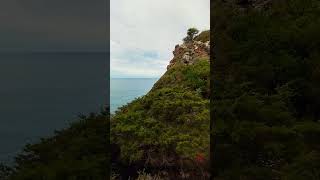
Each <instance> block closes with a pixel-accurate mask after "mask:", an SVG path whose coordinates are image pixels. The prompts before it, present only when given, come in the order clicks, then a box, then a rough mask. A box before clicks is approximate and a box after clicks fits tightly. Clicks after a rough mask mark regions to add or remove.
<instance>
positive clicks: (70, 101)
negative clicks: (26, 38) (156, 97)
mask: <svg viewBox="0 0 320 180" xmlns="http://www.w3.org/2000/svg"><path fill="white" fill-rule="evenodd" d="M108 58H109V55H108V56H107V54H105V53H41V54H31V53H29V54H0V162H1V161H2V162H10V161H12V160H13V157H14V156H15V155H16V154H17V153H18V152H20V151H21V149H22V148H23V146H24V145H25V144H26V143H31V142H37V141H38V140H39V139H40V138H41V137H47V136H50V135H52V134H53V132H54V130H59V129H62V128H65V127H67V126H68V125H69V124H70V123H71V122H72V121H74V120H76V119H77V116H78V115H79V114H88V113H90V112H99V111H100V109H101V108H102V107H103V106H104V105H106V104H108V102H109V93H110V92H109V88H108V86H109V77H108V76H109V72H108V70H109V62H108Z"/></svg>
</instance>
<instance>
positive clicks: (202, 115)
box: [111, 58, 210, 178]
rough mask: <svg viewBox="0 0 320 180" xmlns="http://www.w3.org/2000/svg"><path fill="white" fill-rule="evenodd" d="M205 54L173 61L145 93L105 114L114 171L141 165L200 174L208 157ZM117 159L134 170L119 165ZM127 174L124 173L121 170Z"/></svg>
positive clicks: (174, 173)
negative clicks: (188, 61) (108, 118)
mask: <svg viewBox="0 0 320 180" xmlns="http://www.w3.org/2000/svg"><path fill="white" fill-rule="evenodd" d="M209 71H210V65H209V61H208V59H207V58H206V59H199V60H198V61H197V62H196V63H195V64H193V65H188V66H187V65H183V64H176V65H175V66H173V67H172V68H170V69H169V70H168V71H167V72H166V73H165V74H164V75H163V76H162V77H161V79H160V80H159V81H158V82H157V83H156V84H155V85H154V87H153V88H152V90H151V91H150V92H149V93H148V94H147V95H145V96H143V97H141V98H138V99H136V100H135V101H133V102H131V103H129V104H128V105H126V106H124V107H122V108H120V110H119V111H118V112H116V114H115V115H114V117H112V118H111V144H112V146H113V148H114V149H119V151H118V152H114V153H113V167H114V173H115V174H120V175H122V177H123V178H128V176H129V175H131V177H134V174H135V172H137V171H138V170H140V171H141V170H143V169H145V171H146V172H148V173H150V174H159V176H166V177H171V178H172V177H179V176H183V175H184V176H189V177H192V176H194V177H204V176H205V174H206V170H207V167H208V162H209V141H210V139H209V132H210V130H209V125H210V121H209V120H210V119H209V92H210V91H209ZM120 165H121V166H122V167H125V168H124V169H126V170H128V169H130V168H134V170H135V171H134V173H132V174H128V172H126V173H124V172H123V171H121V168H120ZM125 175H127V176H125Z"/></svg>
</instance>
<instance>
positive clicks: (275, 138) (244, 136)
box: [211, 0, 320, 180]
mask: <svg viewBox="0 0 320 180" xmlns="http://www.w3.org/2000/svg"><path fill="white" fill-rule="evenodd" d="M272 2H273V4H272V5H270V6H269V7H268V8H265V9H256V8H247V9H246V10H244V9H243V7H239V6H238V5H235V4H230V3H226V2H225V3H223V2H222V1H215V2H214V3H212V9H211V12H213V13H212V16H211V19H212V21H213V34H214V37H212V38H213V39H212V42H214V44H215V46H214V48H213V49H212V54H213V55H214V57H213V62H214V63H212V74H211V75H212V76H211V79H212V81H211V83H212V84H213V85H212V89H211V102H212V103H211V111H212V115H213V117H212V118H213V120H214V122H213V123H214V125H213V127H214V128H213V130H212V137H213V140H214V142H215V143H214V144H215V146H214V147H212V148H213V154H214V158H213V169H214V171H215V172H214V176H215V178H216V179H222V180H227V179H248V180H251V179H261V180H264V179H266V180H267V179H290V180H291V179H292V180H295V179H297V180H298V179H299V180H300V179H319V173H318V172H320V166H319V163H318V162H319V160H318V158H319V153H320V148H319V142H318V141H317V140H318V139H319V138H320V133H319V132H320V129H319V126H320V124H319V119H320V113H319V111H318V107H319V105H320V98H319V97H320V84H319V82H320V81H319V77H320V71H319V67H320V61H319V52H320V51H319V50H320V38H319V33H318V32H319V31H320V23H319V22H320V16H319V14H320V6H319V5H320V4H319V1H317V0H280V1H272Z"/></svg>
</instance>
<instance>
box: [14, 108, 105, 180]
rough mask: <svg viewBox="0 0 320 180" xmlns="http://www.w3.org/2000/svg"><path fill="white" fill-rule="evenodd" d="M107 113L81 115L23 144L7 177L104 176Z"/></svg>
mask: <svg viewBox="0 0 320 180" xmlns="http://www.w3.org/2000/svg"><path fill="white" fill-rule="evenodd" d="M108 119H109V118H108V115H107V113H105V112H103V113H101V114H91V115H89V116H87V117H86V116H81V119H80V120H79V121H77V122H75V123H73V124H72V125H71V126H70V127H69V128H66V129H64V130H61V131H57V132H56V133H55V135H54V136H53V137H50V138H46V139H42V140H41V142H39V143H36V144H28V145H27V146H25V149H24V151H23V153H21V154H19V155H18V156H17V157H16V161H15V167H14V168H13V171H12V172H11V173H10V176H9V178H8V180H9V179H10V180H28V179H30V180H31V179H32V180H42V179H46V180H56V179H66V180H69V179H70V180H73V179H106V178H107V177H108V164H109V155H108V151H107V149H108V148H109V146H108V141H107V140H106V137H108V136H107V133H108V131H107V129H108V128H107V127H108Z"/></svg>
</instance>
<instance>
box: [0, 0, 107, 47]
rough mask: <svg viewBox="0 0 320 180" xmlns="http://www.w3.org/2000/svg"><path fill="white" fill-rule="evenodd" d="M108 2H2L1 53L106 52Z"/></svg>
mask: <svg viewBox="0 0 320 180" xmlns="http://www.w3.org/2000/svg"><path fill="white" fill-rule="evenodd" d="M107 2H108V1H107V0H90V1H88V0H1V1H0V39H1V41H0V52H4V51H5V52H6V51H14V52H15V51H81V52H83V51H106V49H109V47H107V45H108V42H109V39H108V34H109V32H108V30H109V27H108V24H109V23H108V21H109V18H108V16H107V11H108V10H109V8H108V6H107Z"/></svg>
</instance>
